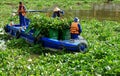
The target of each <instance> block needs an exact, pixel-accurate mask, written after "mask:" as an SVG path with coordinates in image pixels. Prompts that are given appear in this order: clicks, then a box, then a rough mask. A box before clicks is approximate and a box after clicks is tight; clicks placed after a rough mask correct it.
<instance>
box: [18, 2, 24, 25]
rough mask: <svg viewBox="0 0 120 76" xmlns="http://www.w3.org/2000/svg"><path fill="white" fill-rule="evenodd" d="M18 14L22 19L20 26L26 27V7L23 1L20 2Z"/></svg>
mask: <svg viewBox="0 0 120 76" xmlns="http://www.w3.org/2000/svg"><path fill="white" fill-rule="evenodd" d="M18 15H19V20H20V26H24V27H25V26H26V19H25V15H26V8H25V6H24V5H23V3H22V2H19V8H18Z"/></svg>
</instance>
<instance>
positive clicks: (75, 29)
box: [70, 17, 82, 39]
mask: <svg viewBox="0 0 120 76" xmlns="http://www.w3.org/2000/svg"><path fill="white" fill-rule="evenodd" d="M81 32H82V28H81V25H80V23H79V19H78V17H75V18H74V22H72V24H71V26H70V34H71V39H78V36H79V35H80V34H81Z"/></svg>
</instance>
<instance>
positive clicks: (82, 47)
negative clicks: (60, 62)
mask: <svg viewBox="0 0 120 76" xmlns="http://www.w3.org/2000/svg"><path fill="white" fill-rule="evenodd" d="M5 32H6V33H8V34H10V35H12V36H14V37H16V38H23V39H25V40H27V41H28V42H30V43H34V42H35V40H36V38H35V37H34V36H33V32H29V33H25V30H24V28H23V27H21V26H20V25H19V24H18V25H13V26H9V25H6V26H5ZM37 43H40V44H42V45H43V46H44V47H48V48H53V49H61V50H62V49H65V50H68V51H73V52H75V51H81V52H86V51H87V41H86V40H85V39H83V38H82V37H81V36H80V38H79V39H75V40H71V39H70V40H57V39H51V38H47V37H40V38H39V39H38V40H37Z"/></svg>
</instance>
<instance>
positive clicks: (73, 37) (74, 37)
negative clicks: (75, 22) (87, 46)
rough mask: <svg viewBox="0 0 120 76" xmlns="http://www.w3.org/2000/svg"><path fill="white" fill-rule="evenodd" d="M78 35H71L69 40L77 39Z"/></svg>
mask: <svg viewBox="0 0 120 76" xmlns="http://www.w3.org/2000/svg"><path fill="white" fill-rule="evenodd" d="M78 36H79V34H71V39H78Z"/></svg>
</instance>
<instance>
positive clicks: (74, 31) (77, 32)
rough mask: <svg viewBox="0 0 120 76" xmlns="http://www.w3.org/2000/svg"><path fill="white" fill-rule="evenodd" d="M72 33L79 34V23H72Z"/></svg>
mask: <svg viewBox="0 0 120 76" xmlns="http://www.w3.org/2000/svg"><path fill="white" fill-rule="evenodd" d="M70 33H72V34H79V28H78V23H77V22H72V24H71V27H70Z"/></svg>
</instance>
